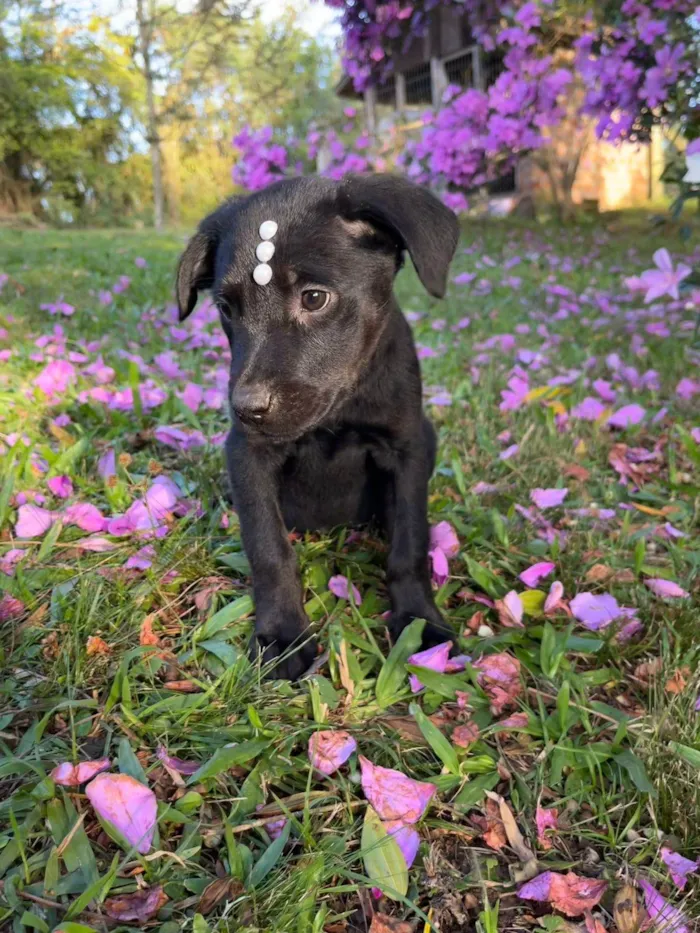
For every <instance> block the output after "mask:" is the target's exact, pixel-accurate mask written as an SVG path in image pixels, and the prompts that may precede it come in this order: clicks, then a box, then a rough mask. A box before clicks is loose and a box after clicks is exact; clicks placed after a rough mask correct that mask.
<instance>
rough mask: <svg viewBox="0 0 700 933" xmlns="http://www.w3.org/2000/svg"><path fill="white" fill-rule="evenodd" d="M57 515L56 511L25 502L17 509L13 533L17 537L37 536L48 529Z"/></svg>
mask: <svg viewBox="0 0 700 933" xmlns="http://www.w3.org/2000/svg"><path fill="white" fill-rule="evenodd" d="M57 517H58V513H57V512H51V511H50V510H49V509H42V508H40V506H38V505H34V504H32V503H27V505H21V506H20V507H19V508H18V509H17V523H16V525H15V534H16V535H17V537H18V538H38V537H40V536H41V535H43V534H46V532H47V531H48V530H49V528H50V527H51V526H52V525H53V523H54V522H55V521H56V519H57Z"/></svg>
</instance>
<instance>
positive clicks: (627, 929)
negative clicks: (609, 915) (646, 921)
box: [613, 884, 643, 933]
mask: <svg viewBox="0 0 700 933" xmlns="http://www.w3.org/2000/svg"><path fill="white" fill-rule="evenodd" d="M613 917H614V918H615V924H616V926H617V929H618V931H619V933H639V929H640V927H641V924H642V918H643V914H641V915H640V910H639V901H638V900H637V890H636V888H635V887H634V885H631V884H626V885H625V886H624V887H623V888H620V890H619V891H618V892H617V894H616V895H615V901H614V903H613Z"/></svg>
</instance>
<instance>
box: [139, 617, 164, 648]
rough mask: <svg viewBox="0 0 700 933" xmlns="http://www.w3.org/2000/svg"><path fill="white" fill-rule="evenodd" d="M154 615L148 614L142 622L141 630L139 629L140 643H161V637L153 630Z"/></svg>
mask: <svg viewBox="0 0 700 933" xmlns="http://www.w3.org/2000/svg"><path fill="white" fill-rule="evenodd" d="M154 618H155V616H154V615H152V614H151V615H147V616H146V618H145V619H144V620H143V622H142V623H141V630H140V631H139V644H140V645H159V644H160V638H158V636H157V635H156V633H155V632H154V631H153V620H154Z"/></svg>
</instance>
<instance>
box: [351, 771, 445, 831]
mask: <svg viewBox="0 0 700 933" xmlns="http://www.w3.org/2000/svg"><path fill="white" fill-rule="evenodd" d="M360 768H361V770H362V790H363V791H364V793H365V797H366V798H367V799H368V800H369V802H370V803H371V804H372V806H373V807H374V809H375V810H376V811H377V813H378V815H379V817H380V819H382V820H401V821H402V822H403V823H416V822H418V820H419V819H420V818H421V817H422V816H423V814H424V813H425V811H426V808H427V806H428V804H429V803H430V799H431V797H432V796H433V794H434V793H435V785H434V784H427V783H424V782H422V781H414V780H413V779H412V778H409V777H406V775H405V774H402V773H401V772H400V771H394V770H393V769H392V768H382V767H380V766H379V765H373V764H372V762H371V761H368V760H367V759H366V758H365V757H364V756H362V755H360Z"/></svg>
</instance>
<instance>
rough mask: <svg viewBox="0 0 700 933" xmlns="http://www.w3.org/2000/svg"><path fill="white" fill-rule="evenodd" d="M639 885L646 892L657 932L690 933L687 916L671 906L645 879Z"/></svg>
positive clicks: (645, 900)
mask: <svg viewBox="0 0 700 933" xmlns="http://www.w3.org/2000/svg"><path fill="white" fill-rule="evenodd" d="M637 883H638V884H639V886H640V887H641V889H642V891H643V892H644V904H645V906H646V909H647V913H648V914H649V919H650V920H651V922H652V923H653V925H654V927H655V928H656V929H657V930H659V931H663V933H690V924H689V923H688V920H687V919H686V916H685V914H683V913H682V912H681V911H680V910H678V908H677V907H674V906H673V904H669V902H668V901H667V900H666V898H665V897H662V896H661V895H660V894H659V892H658V891H657V890H656V888H654V887H653V885H651V884H649V882H648V881H647V880H646V879H645V878H639V879H638V882H637Z"/></svg>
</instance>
